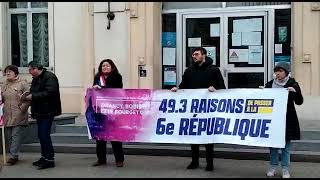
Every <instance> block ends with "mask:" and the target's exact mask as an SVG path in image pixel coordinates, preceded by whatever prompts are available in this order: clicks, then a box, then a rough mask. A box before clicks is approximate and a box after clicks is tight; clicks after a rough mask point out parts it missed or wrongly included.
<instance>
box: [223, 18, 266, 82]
mask: <svg viewBox="0 0 320 180" xmlns="http://www.w3.org/2000/svg"><path fill="white" fill-rule="evenodd" d="M266 17H267V12H242V13H241V12H238V13H225V14H224V19H223V21H224V29H225V30H226V31H225V32H224V65H223V68H222V73H223V76H224V77H225V80H226V81H225V84H226V87H227V88H258V87H259V86H263V85H264V84H265V83H266V81H267V73H266V72H267V65H268V58H267V57H268V56H267V55H268V53H266V52H268V51H267V47H268V33H267V31H268V30H267V29H268V28H267V27H268V26H267V20H266Z"/></svg>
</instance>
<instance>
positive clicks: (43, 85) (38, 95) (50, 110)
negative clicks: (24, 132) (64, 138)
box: [30, 68, 61, 118]
mask: <svg viewBox="0 0 320 180" xmlns="http://www.w3.org/2000/svg"><path fill="white" fill-rule="evenodd" d="M30 93H31V94H32V101H31V116H32V117H33V118H39V117H52V116H53V117H54V116H58V115H60V114H61V100H60V91H59V82H58V78H57V76H56V75H55V74H53V73H52V72H50V71H47V70H46V69H45V68H44V69H43V71H42V73H41V74H40V75H39V76H38V77H33V79H32V83H31V87H30Z"/></svg>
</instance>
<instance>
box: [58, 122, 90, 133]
mask: <svg viewBox="0 0 320 180" xmlns="http://www.w3.org/2000/svg"><path fill="white" fill-rule="evenodd" d="M87 132H88V129H87V126H79V125H75V124H67V125H60V126H57V127H56V130H55V133H79V134H80V133H82V134H86V133H87Z"/></svg>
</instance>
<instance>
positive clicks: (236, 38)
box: [232, 32, 241, 46]
mask: <svg viewBox="0 0 320 180" xmlns="http://www.w3.org/2000/svg"><path fill="white" fill-rule="evenodd" d="M232 46H241V33H238V32H237V33H232Z"/></svg>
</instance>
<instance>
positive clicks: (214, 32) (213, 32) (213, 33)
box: [210, 23, 220, 37]
mask: <svg viewBox="0 0 320 180" xmlns="http://www.w3.org/2000/svg"><path fill="white" fill-rule="evenodd" d="M210 37H220V23H215V24H210Z"/></svg>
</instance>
